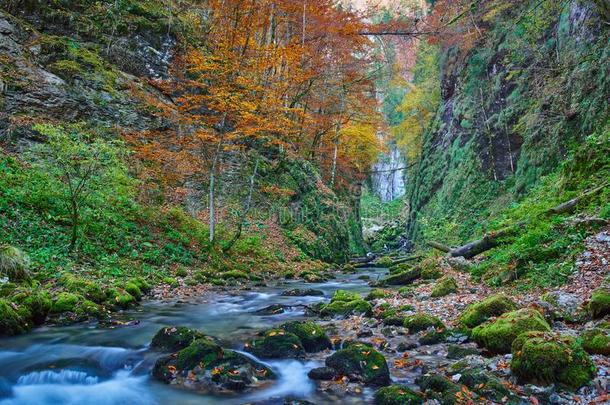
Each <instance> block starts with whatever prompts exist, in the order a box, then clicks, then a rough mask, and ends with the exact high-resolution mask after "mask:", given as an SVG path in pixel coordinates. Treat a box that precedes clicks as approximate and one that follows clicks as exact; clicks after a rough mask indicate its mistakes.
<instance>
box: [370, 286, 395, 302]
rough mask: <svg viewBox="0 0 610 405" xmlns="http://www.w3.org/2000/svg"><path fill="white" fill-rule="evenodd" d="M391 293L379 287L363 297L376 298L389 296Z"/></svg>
mask: <svg viewBox="0 0 610 405" xmlns="http://www.w3.org/2000/svg"><path fill="white" fill-rule="evenodd" d="M391 295H392V294H391V293H390V292H389V291H386V290H382V289H381V288H375V289H374V290H372V291H371V292H370V293H368V294H367V296H366V297H365V298H364V299H365V300H367V301H373V300H378V299H380V298H387V297H390V296H391Z"/></svg>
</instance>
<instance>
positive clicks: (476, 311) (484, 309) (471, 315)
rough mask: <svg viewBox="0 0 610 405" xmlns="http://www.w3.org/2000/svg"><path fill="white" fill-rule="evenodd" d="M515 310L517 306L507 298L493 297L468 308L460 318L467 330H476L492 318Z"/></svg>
mask: <svg viewBox="0 0 610 405" xmlns="http://www.w3.org/2000/svg"><path fill="white" fill-rule="evenodd" d="M515 309H517V304H515V303H514V302H513V301H512V300H511V299H510V298H508V297H507V296H505V295H492V296H491V297H488V298H486V299H484V300H483V301H481V302H477V303H475V304H472V305H470V306H468V308H466V311H464V313H463V314H462V315H461V316H460V318H459V323H460V325H462V326H464V327H466V328H474V327H475V326H478V325H480V324H482V323H483V322H485V321H487V320H488V319H490V318H493V317H496V316H500V315H502V314H503V313H505V312H508V311H513V310H515Z"/></svg>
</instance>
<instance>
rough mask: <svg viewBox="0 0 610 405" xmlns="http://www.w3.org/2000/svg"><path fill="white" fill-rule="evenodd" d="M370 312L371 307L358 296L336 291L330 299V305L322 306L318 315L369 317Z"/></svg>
mask: <svg viewBox="0 0 610 405" xmlns="http://www.w3.org/2000/svg"><path fill="white" fill-rule="evenodd" d="M372 312H373V307H372V305H371V304H370V303H368V302H366V301H365V300H363V299H362V298H361V297H360V295H358V294H356V293H352V292H349V291H344V290H337V291H336V292H335V295H334V296H333V297H332V298H331V300H330V303H328V304H326V305H324V306H322V308H321V310H320V315H322V316H337V315H342V316H348V315H352V314H365V315H367V316H370V315H371V314H372Z"/></svg>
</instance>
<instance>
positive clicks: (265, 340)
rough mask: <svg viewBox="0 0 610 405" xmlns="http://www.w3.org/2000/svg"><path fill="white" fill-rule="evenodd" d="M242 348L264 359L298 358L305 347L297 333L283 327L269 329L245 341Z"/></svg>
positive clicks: (303, 352)
mask: <svg viewBox="0 0 610 405" xmlns="http://www.w3.org/2000/svg"><path fill="white" fill-rule="evenodd" d="M244 350H245V351H247V352H249V353H252V354H253V355H255V356H257V357H261V358H265V359H285V358H300V357H304V356H305V349H304V348H303V344H302V343H301V340H300V339H299V337H298V336H297V335H295V334H294V333H290V332H287V331H286V330H284V329H269V330H266V331H264V332H261V333H259V334H258V336H257V337H255V338H254V339H252V340H251V341H249V342H247V343H246V344H245V346H244Z"/></svg>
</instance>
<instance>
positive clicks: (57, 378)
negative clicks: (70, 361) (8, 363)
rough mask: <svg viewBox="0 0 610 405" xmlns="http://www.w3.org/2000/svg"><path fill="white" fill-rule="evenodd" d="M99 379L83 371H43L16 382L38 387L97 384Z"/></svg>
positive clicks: (22, 377) (25, 376)
mask: <svg viewBox="0 0 610 405" xmlns="http://www.w3.org/2000/svg"><path fill="white" fill-rule="evenodd" d="M98 381H99V379H98V378H97V377H94V376H90V375H88V374H87V373H85V372H84V371H76V370H59V371H52V370H44V371H34V372H32V373H29V374H26V375H22V376H21V377H19V379H18V380H17V385H40V384H83V385H91V384H97V383H98Z"/></svg>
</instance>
